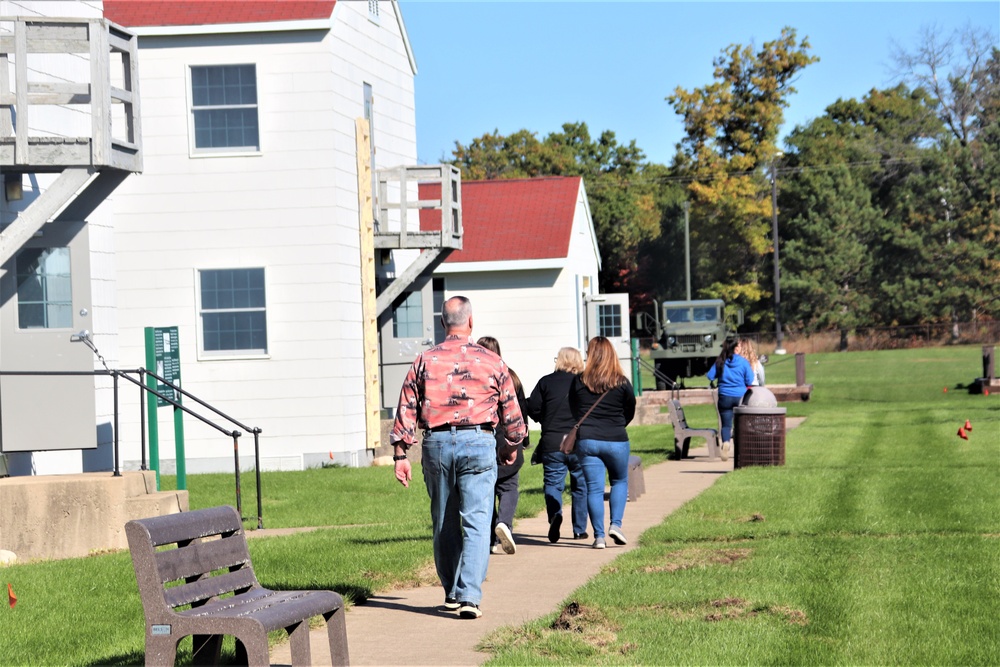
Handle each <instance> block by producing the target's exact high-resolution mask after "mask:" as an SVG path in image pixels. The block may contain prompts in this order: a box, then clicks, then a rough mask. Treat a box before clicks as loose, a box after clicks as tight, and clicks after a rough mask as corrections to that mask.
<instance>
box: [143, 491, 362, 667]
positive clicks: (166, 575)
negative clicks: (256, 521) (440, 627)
mask: <svg viewBox="0 0 1000 667" xmlns="http://www.w3.org/2000/svg"><path fill="white" fill-rule="evenodd" d="M125 534H126V536H127V537H128V546H129V551H130V552H131V554H132V565H133V567H134V569H135V578H136V581H137V582H138V584H139V595H140V597H141V598H142V607H143V611H144V613H145V616H146V664H147V665H172V664H174V660H175V658H176V655H177V645H178V643H179V642H180V641H181V640H182V639H183V638H185V637H187V636H191V637H193V652H194V656H195V659H196V661H197V662H200V663H205V662H211V663H213V664H217V663H218V660H219V652H220V649H221V647H222V638H223V636H224V635H232V636H233V637H235V638H236V639H237V652H238V653H240V655H239V656H238V657H239V658H241V659H242V658H244V657H245V658H246V664H248V665H268V664H270V656H269V653H268V648H267V633H268V632H269V631H271V630H278V629H283V630H285V631H286V632H287V633H288V636H289V638H290V640H291V651H292V664H294V665H309V664H312V662H311V656H310V650H309V619H310V618H312V617H314V616H322V617H323V618H324V619H325V620H326V624H327V634H328V636H329V639H330V657H331V662H332V663H333V664H334V665H347V664H348V663H349V659H348V653H347V625H346V623H345V621H344V613H345V612H344V601H343V599H342V598H341V597H340V596H339V595H338V594H336V593H334V592H333V591H322V590H312V591H271V590H268V589H266V588H264V587H262V586H261V585H260V583H259V582H258V581H257V576H256V575H255V574H254V571H253V565H252V564H251V562H250V552H249V551H248V550H247V541H246V535H244V533H243V522H242V521H241V520H240V516H239V514H237V512H236V510H235V509H233V508H232V507H229V506H223V507H212V508H210V509H203V510H196V511H193V512H182V513H180V514H170V515H167V516H156V517H152V518H149V519H138V520H135V521H129V522H128V523H127V524H125ZM168 545H176V548H166V549H164V548H162V547H164V546H168ZM243 652H245V656H244V655H242V653H243Z"/></svg>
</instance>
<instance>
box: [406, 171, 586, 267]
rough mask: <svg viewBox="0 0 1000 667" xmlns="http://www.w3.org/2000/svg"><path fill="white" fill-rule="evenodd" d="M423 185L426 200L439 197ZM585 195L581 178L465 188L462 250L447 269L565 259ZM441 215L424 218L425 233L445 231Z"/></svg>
mask: <svg viewBox="0 0 1000 667" xmlns="http://www.w3.org/2000/svg"><path fill="white" fill-rule="evenodd" d="M440 192H441V190H440V186H437V185H436V184H422V185H421V186H420V198H421V199H434V198H436V197H439V196H440V194H439V193H440ZM579 193H580V178H579V177H577V176H574V177H562V176H559V177H546V178H531V179H512V180H495V181H463V182H462V227H463V231H464V234H463V239H462V248H463V249H462V250H456V251H455V252H453V253H451V255H450V256H449V257H448V259H447V260H445V261H446V263H455V262H496V261H501V260H506V261H517V260H529V259H552V258H564V257H566V256H567V255H568V254H569V239H570V233H571V231H572V229H573V218H574V215H575V213H576V201H577V197H578V196H579ZM440 219H441V215H440V213H438V212H437V211H433V210H422V211H421V212H420V228H421V229H422V230H433V229H440V228H441V227H440V224H441V223H440Z"/></svg>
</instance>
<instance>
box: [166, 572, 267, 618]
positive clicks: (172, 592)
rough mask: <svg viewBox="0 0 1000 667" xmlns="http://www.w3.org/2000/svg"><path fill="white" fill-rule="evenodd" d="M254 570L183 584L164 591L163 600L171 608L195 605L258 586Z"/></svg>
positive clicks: (229, 573)
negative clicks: (224, 594)
mask: <svg viewBox="0 0 1000 667" xmlns="http://www.w3.org/2000/svg"><path fill="white" fill-rule="evenodd" d="M258 585H259V584H258V583H257V577H256V576H254V573H253V568H250V567H246V568H244V569H242V570H237V571H235V572H227V573H225V574H220V575H216V576H214V577H206V578H204V579H200V580H198V581H194V582H192V583H190V584H181V585H180V586H174V587H173V588H168V589H166V590H165V591H163V599H164V600H165V601H166V603H167V605H168V606H170V607H171V608H177V607H180V606H181V605H185V604H193V603H195V602H200V601H202V600H208V599H210V598H213V597H216V596H219V595H222V594H223V593H231V592H233V591H237V590H242V589H245V588H253V587H255V586H258Z"/></svg>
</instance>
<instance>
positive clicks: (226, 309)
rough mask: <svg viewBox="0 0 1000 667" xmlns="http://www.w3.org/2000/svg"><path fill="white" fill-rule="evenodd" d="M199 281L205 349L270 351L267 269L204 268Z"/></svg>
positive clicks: (238, 352)
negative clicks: (266, 286)
mask: <svg viewBox="0 0 1000 667" xmlns="http://www.w3.org/2000/svg"><path fill="white" fill-rule="evenodd" d="M198 282H199V296H200V305H201V312H200V315H201V348H202V352H203V353H204V354H205V355H206V356H242V355H262V354H267V317H266V315H267V302H266V298H265V290H264V269H211V270H208V269H203V270H201V271H199V277H198Z"/></svg>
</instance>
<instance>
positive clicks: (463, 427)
mask: <svg viewBox="0 0 1000 667" xmlns="http://www.w3.org/2000/svg"><path fill="white" fill-rule="evenodd" d="M477 428H478V429H479V430H480V431H487V432H489V433H492V432H493V424H441V425H440V426H433V427H431V428H429V429H427V430H428V431H431V432H434V433H437V432H439V431H450V430H451V429H455V430H456V431H475V430H476V429H477Z"/></svg>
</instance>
